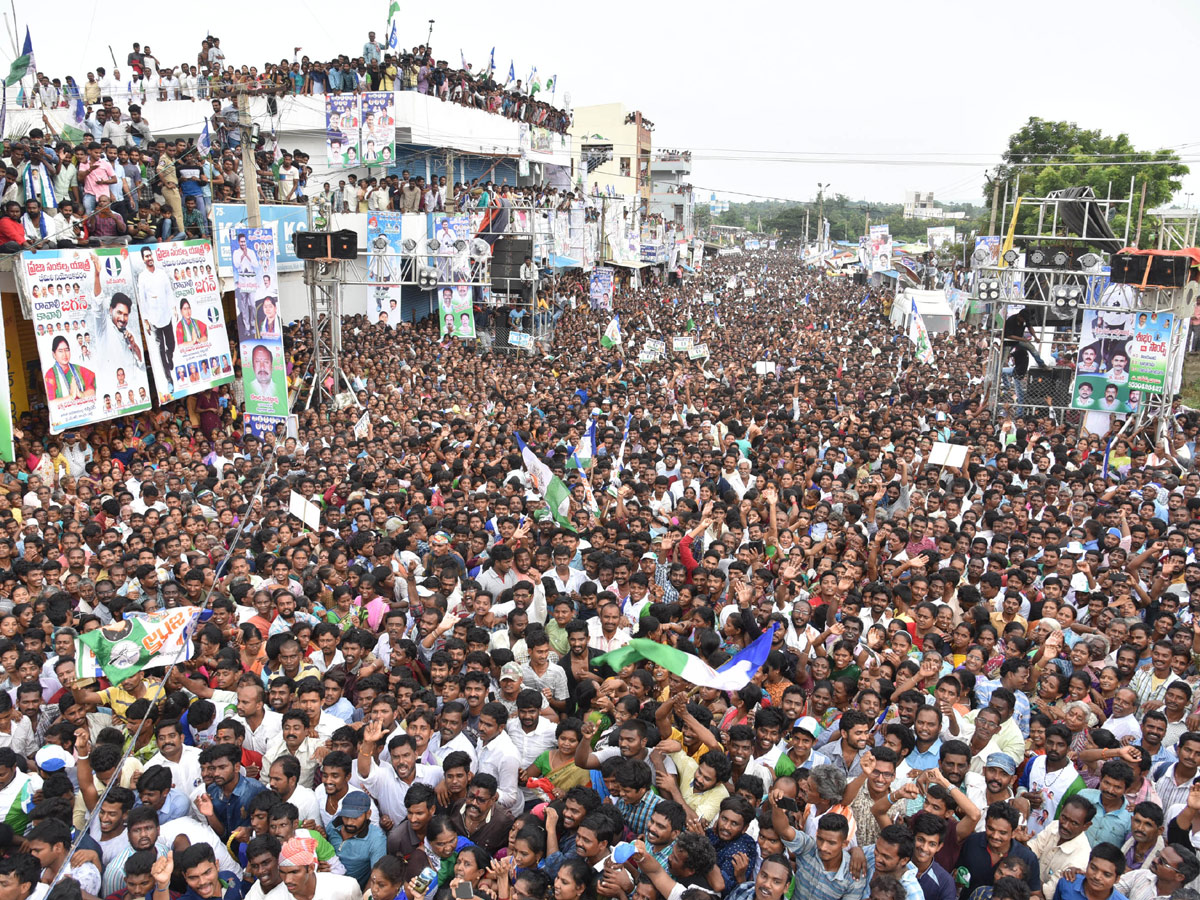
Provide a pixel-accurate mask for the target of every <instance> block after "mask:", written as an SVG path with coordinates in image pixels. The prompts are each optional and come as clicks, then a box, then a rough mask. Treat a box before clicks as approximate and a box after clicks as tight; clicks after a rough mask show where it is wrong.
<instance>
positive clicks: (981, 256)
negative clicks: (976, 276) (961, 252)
mask: <svg viewBox="0 0 1200 900" xmlns="http://www.w3.org/2000/svg"><path fill="white" fill-rule="evenodd" d="M990 256H991V254H990V253H989V252H988V250H987V247H976V248H975V252H974V253H972V254H971V259H973V260H975V262H977V263H979V264H980V265H982V264H983V263H985V262H987V261H988V258H989V257H990Z"/></svg>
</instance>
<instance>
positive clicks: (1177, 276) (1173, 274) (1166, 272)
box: [1149, 254, 1191, 288]
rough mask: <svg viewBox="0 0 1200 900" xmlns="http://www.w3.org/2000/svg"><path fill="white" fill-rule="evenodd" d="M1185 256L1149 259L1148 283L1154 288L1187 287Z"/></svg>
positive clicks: (1187, 262)
mask: <svg viewBox="0 0 1200 900" xmlns="http://www.w3.org/2000/svg"><path fill="white" fill-rule="evenodd" d="M1190 262H1191V260H1189V259H1188V258H1187V257H1186V256H1176V255H1174V254H1172V255H1163V256H1158V255H1153V256H1151V257H1150V281H1149V283H1150V284H1152V285H1154V286H1155V287H1167V288H1181V287H1185V286H1186V285H1187V281H1188V265H1189V263H1190Z"/></svg>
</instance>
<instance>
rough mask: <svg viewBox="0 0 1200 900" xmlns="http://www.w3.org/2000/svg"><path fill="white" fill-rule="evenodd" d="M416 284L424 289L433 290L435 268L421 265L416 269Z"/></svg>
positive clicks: (435, 276)
mask: <svg viewBox="0 0 1200 900" xmlns="http://www.w3.org/2000/svg"><path fill="white" fill-rule="evenodd" d="M417 285H418V286H419V287H420V288H421V290H424V291H430V290H433V289H434V288H435V287H437V270H435V269H431V268H429V267H428V266H421V268H420V269H419V270H418V271H417Z"/></svg>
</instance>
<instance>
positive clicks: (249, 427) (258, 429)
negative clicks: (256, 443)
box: [243, 413, 291, 440]
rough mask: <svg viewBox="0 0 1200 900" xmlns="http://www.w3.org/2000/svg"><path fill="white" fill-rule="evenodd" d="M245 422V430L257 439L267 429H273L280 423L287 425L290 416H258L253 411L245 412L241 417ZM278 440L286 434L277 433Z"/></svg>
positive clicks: (267, 430)
mask: <svg viewBox="0 0 1200 900" xmlns="http://www.w3.org/2000/svg"><path fill="white" fill-rule="evenodd" d="M243 418H244V420H245V422H246V432H247V433H248V434H252V435H254V436H255V437H256V438H258V439H260V440H261V439H262V438H263V436H264V435H266V434H267V432H269V431H275V430H276V429H277V428H278V427H279V426H280V425H283V426H285V427H286V426H287V424H288V419H289V418H291V417H290V416H260V415H256V414H253V413H246V415H245V416H244V417H243ZM277 436H278V437H279V438H280V440H282V439H283V438H284V437H287V436H288V435H277Z"/></svg>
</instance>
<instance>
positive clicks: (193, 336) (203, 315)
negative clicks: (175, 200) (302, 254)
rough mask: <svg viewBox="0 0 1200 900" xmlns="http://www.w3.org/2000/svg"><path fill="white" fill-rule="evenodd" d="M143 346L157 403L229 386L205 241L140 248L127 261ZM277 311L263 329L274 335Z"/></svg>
mask: <svg viewBox="0 0 1200 900" xmlns="http://www.w3.org/2000/svg"><path fill="white" fill-rule="evenodd" d="M133 272H134V278H135V279H136V281H137V300H138V306H139V307H140V308H141V311H142V328H143V329H144V333H145V339H146V341H145V346H146V348H147V350H148V352H149V357H150V369H151V371H152V372H153V373H154V388H155V390H156V391H157V393H158V402H159V403H169V402H170V401H172V400H179V399H181V398H183V397H187V396H189V395H190V394H198V393H200V392H201V391H206V390H208V389H209V388H212V387H220V386H221V385H223V384H228V383H229V382H231V381H233V360H232V359H231V358H230V353H229V334H228V332H227V330H226V326H225V313H224V312H223V311H222V309H221V289H220V285H219V284H218V281H217V273H216V267H215V266H214V265H213V252H212V245H211V244H210V243H209V242H208V241H175V242H171V243H166V244H146V245H144V246H142V247H139V248H138V253H137V256H135V257H133ZM278 312H279V307H278V306H277V305H271V306H270V307H269V313H268V316H269V318H270V320H271V323H273V324H270V323H268V327H271V328H273V329H274V330H275V331H276V332H279V331H280V323H279V317H278Z"/></svg>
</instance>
